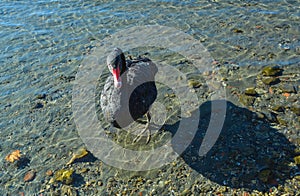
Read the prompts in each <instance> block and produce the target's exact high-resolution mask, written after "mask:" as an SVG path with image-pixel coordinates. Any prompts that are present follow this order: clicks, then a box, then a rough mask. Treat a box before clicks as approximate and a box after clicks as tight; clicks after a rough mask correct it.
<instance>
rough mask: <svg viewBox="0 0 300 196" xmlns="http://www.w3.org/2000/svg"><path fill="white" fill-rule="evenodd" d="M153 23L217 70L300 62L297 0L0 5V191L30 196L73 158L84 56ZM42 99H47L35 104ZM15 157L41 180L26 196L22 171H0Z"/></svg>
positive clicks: (78, 143) (6, 1)
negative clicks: (197, 47)
mask: <svg viewBox="0 0 300 196" xmlns="http://www.w3.org/2000/svg"><path fill="white" fill-rule="evenodd" d="M157 24H158V25H163V26H168V27H174V28H177V29H178V30H181V31H183V32H185V33H187V34H189V35H192V36H193V37H194V38H195V39H198V40H200V41H201V43H202V44H203V45H204V46H205V47H206V48H207V49H208V50H209V52H210V54H211V56H212V57H213V58H214V59H216V60H218V61H220V62H223V63H225V62H229V63H231V64H237V65H240V66H247V65H256V66H261V65H269V64H277V65H293V64H296V63H298V62H299V61H300V1H297V0H294V1H292V0H285V1H279V0H277V1H267V0H265V1H259V2H253V1H229V0H227V1H176V0H174V1H91V0H88V1H78V0H76V1H75V0H70V1H55V0H51V1H9V0H4V1H1V2H0V43H1V44H0V89H1V91H0V109H1V113H0V135H1V139H0V140H1V143H0V157H1V160H2V161H1V163H0V165H1V169H0V170H1V174H0V178H1V179H0V184H1V187H5V191H4V190H3V192H12V191H15V190H25V191H29V192H31V193H37V192H38V191H39V190H40V188H39V185H40V184H41V183H42V182H43V180H44V176H43V175H42V174H43V173H44V172H45V171H46V170H48V169H53V170H55V169H58V168H59V167H58V165H63V164H64V163H63V162H62V161H61V160H60V159H61V158H62V157H64V159H68V157H69V156H70V154H69V152H70V151H72V150H73V149H77V148H78V147H80V146H83V144H82V142H81V140H80V138H79V136H78V133H77V130H76V126H75V124H74V122H73V119H72V118H73V117H72V110H71V104H72V103H71V96H72V84H71V82H72V81H73V80H74V77H75V75H76V72H77V70H78V67H79V65H80V64H81V62H82V60H83V59H84V58H85V57H86V55H88V53H89V50H90V49H91V48H93V47H94V46H95V45H97V43H99V42H100V41H101V40H102V39H104V38H107V37H109V36H110V35H111V34H113V33H115V32H118V31H120V30H123V29H125V28H130V27H133V26H142V25H157ZM143 52H147V51H143ZM150 55H151V53H150ZM158 55H159V53H158ZM153 56H154V58H158V59H159V56H155V54H154V55H153ZM150 57H151V56H150ZM170 61H172V60H170ZM43 94H46V98H45V99H39V98H37V97H38V96H39V95H43ZM38 103H42V104H43V108H40V109H39V108H38V106H37V104H38ZM15 149H20V150H21V151H22V152H24V153H25V154H26V156H27V157H28V158H29V159H30V165H31V167H32V168H34V169H35V170H38V171H40V173H42V174H40V175H37V177H36V179H35V180H34V181H33V182H31V186H29V187H25V188H24V189H22V188H20V187H22V186H23V185H24V182H23V176H24V174H25V172H26V171H27V170H26V171H25V170H20V169H15V170H14V169H12V168H10V169H9V170H6V166H7V163H5V161H4V158H5V156H6V155H7V154H9V153H10V152H11V151H12V150H15ZM58 157H59V158H58ZM11 171H13V172H12V173H11ZM109 171H110V170H109V169H108V172H109ZM1 189H2V188H0V190H1ZM0 193H1V191H0Z"/></svg>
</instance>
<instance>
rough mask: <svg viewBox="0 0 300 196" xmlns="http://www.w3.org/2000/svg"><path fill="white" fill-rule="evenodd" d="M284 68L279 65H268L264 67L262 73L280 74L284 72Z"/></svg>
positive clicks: (265, 74)
mask: <svg viewBox="0 0 300 196" xmlns="http://www.w3.org/2000/svg"><path fill="white" fill-rule="evenodd" d="M282 71H283V69H281V68H280V67H278V66H267V67H265V68H263V70H262V75H263V76H279V75H281V74H282Z"/></svg>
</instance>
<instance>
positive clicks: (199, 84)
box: [188, 79, 201, 88]
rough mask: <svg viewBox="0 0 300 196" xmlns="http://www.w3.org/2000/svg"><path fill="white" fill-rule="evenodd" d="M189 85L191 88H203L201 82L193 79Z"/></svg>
mask: <svg viewBox="0 0 300 196" xmlns="http://www.w3.org/2000/svg"><path fill="white" fill-rule="evenodd" d="M188 85H189V87H191V88H199V87H200V86H201V82H199V81H197V80H194V79H191V80H189V81H188Z"/></svg>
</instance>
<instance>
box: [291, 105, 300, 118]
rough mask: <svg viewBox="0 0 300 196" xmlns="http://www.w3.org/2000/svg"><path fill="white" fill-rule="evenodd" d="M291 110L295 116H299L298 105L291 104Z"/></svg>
mask: <svg viewBox="0 0 300 196" xmlns="http://www.w3.org/2000/svg"><path fill="white" fill-rule="evenodd" d="M291 110H292V112H294V113H295V114H296V115H297V116H300V106H296V105H294V106H292V107H291Z"/></svg>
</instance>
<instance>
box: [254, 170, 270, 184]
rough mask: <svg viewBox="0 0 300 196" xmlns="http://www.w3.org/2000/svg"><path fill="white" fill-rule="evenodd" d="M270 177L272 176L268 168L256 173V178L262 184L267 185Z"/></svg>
mask: <svg viewBox="0 0 300 196" xmlns="http://www.w3.org/2000/svg"><path fill="white" fill-rule="evenodd" d="M271 175H272V171H271V170H270V169H269V168H265V169H262V170H260V171H259V172H258V175H257V177H258V179H259V180H261V181H262V182H264V183H267V182H268V180H269V178H270V177H271Z"/></svg>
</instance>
